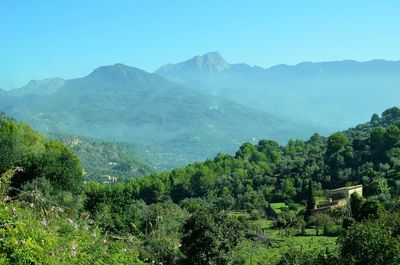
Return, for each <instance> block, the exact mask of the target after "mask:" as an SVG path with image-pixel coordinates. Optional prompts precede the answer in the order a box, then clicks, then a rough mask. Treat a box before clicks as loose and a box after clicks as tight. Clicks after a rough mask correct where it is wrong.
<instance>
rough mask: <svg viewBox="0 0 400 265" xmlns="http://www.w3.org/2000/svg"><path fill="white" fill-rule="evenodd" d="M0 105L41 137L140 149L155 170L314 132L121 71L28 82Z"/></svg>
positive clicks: (115, 68) (102, 70)
mask: <svg viewBox="0 0 400 265" xmlns="http://www.w3.org/2000/svg"><path fill="white" fill-rule="evenodd" d="M0 103H1V105H0V106H1V107H0V111H3V112H5V113H6V114H7V115H8V116H11V117H13V118H16V119H18V120H22V121H25V122H27V123H29V124H31V125H32V126H33V127H35V128H36V129H38V130H39V131H41V132H43V133H46V134H48V135H51V134H53V135H54V134H69V135H76V136H83V137H91V138H93V137H94V138H97V139H104V140H107V141H114V142H128V143H138V144H140V145H143V146H145V147H146V148H145V149H144V153H145V154H144V155H145V156H150V157H152V158H153V160H155V161H156V162H155V163H154V164H155V166H156V168H157V169H163V168H170V167H174V166H178V165H184V164H186V163H189V162H193V161H198V160H203V159H205V158H207V157H211V156H213V155H215V154H216V153H218V152H233V151H234V150H235V149H236V148H237V147H238V146H239V145H240V144H241V143H242V142H244V141H257V140H258V139H260V138H271V139H275V140H278V141H280V142H286V141H287V140H288V139H290V138H293V137H294V138H305V137H307V136H309V135H310V134H311V133H312V132H314V131H316V130H319V129H320V128H318V127H317V126H311V125H309V124H304V123H301V122H297V121H295V120H290V119H288V118H286V117H284V116H282V115H277V114H269V113H265V112H263V111H259V110H254V109H251V108H248V107H245V106H242V105H240V104H238V103H236V102H233V101H231V100H228V99H225V98H221V97H216V96H213V95H209V94H207V93H204V92H202V91H198V90H195V89H192V88H191V87H189V86H188V85H185V84H181V83H177V82H173V81H170V80H168V79H166V78H164V77H162V76H161V75H158V74H154V73H147V72H145V71H143V70H140V69H137V68H134V67H129V66H126V65H123V64H115V65H109V66H102V67H99V68H97V69H95V70H94V71H93V72H92V73H90V74H89V75H87V76H85V77H82V78H76V79H70V80H62V79H46V80H43V81H31V82H30V83H29V84H28V85H27V86H25V87H22V88H20V89H16V90H11V91H8V93H7V95H3V96H1V97H0ZM157 161H158V162H157Z"/></svg>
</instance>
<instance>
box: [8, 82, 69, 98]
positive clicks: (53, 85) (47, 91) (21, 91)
mask: <svg viewBox="0 0 400 265" xmlns="http://www.w3.org/2000/svg"><path fill="white" fill-rule="evenodd" d="M64 82H65V80H64V79H62V78H50V79H44V80H32V81H30V82H29V83H28V84H27V85H26V86H24V87H21V88H18V89H12V90H10V91H8V92H7V93H8V94H9V95H11V96H25V95H36V96H44V95H51V94H54V93H56V92H57V91H58V90H59V89H60V88H61V87H62V86H63V85H64Z"/></svg>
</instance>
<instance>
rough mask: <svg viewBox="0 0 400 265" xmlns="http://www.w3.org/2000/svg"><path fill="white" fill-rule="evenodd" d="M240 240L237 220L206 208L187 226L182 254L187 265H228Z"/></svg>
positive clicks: (194, 214)
mask: <svg viewBox="0 0 400 265" xmlns="http://www.w3.org/2000/svg"><path fill="white" fill-rule="evenodd" d="M240 238H241V228H240V225H239V223H238V222H237V220H236V219H234V218H232V217H228V216H227V215H226V214H223V213H220V212H216V211H214V210H210V209H207V208H203V209H200V210H198V211H196V212H194V213H193V214H192V215H191V216H190V217H189V219H188V220H187V221H186V222H185V224H184V226H183V234H182V240H181V244H182V246H181V250H182V252H183V254H185V255H186V262H187V264H193V265H209V264H221V265H223V264H229V263H230V261H231V259H232V250H233V249H234V248H235V247H236V246H237V245H238V243H239V240H240Z"/></svg>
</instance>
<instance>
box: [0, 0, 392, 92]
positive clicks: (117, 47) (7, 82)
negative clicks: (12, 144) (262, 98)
mask: <svg viewBox="0 0 400 265" xmlns="http://www.w3.org/2000/svg"><path fill="white" fill-rule="evenodd" d="M399 13H400V1H397V0H393V1H392V0H379V1H378V0H323V1H322V0H279V1H276V0H273V1H272V0H246V1H243V0H240V1H239V0H192V1H188V0H158V1H156V0H142V1H136V0H126V1H122V0H113V1H102V0H86V1H81V0H79V1H78V0H57V1H54V0H40V1H28V0H4V1H1V3H0V88H2V89H6V90H8V89H12V88H17V87H21V86H23V85H25V84H26V83H27V82H28V81H29V80H32V79H37V80H38V79H44V78H51V77H62V78H66V79H68V78H75V77H81V76H85V75H87V74H89V73H90V72H91V71H92V70H93V69H95V68H96V67H98V66H101V65H109V64H114V63H124V64H127V65H130V66H135V67H138V68H141V69H144V70H146V71H149V72H153V71H155V70H156V69H157V68H158V67H160V66H161V65H164V64H167V63H176V62H180V61H183V60H186V59H190V58H192V57H193V56H195V55H201V54H204V53H206V52H209V51H219V52H220V53H221V55H222V56H223V57H224V58H225V59H226V60H227V61H228V62H230V63H242V62H244V63H247V64H250V65H258V66H261V67H269V66H273V65H277V64H282V63H285V64H297V63H299V62H303V61H313V62H319V61H332V60H342V59H354V60H359V61H367V60H371V59H386V60H400V48H399V47H400V15H399Z"/></svg>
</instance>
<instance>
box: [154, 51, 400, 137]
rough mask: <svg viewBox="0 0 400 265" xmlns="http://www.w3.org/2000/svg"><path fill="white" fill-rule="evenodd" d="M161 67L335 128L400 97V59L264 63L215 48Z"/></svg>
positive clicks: (218, 91) (217, 91)
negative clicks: (230, 58)
mask: <svg viewBox="0 0 400 265" xmlns="http://www.w3.org/2000/svg"><path fill="white" fill-rule="evenodd" d="M199 62H201V64H200V63H199ZM204 65H206V66H207V67H204ZM156 73H158V74H161V75H163V76H166V77H168V78H171V79H173V80H179V81H180V82H182V83H185V84H188V85H191V86H193V87H195V88H197V89H201V90H205V91H206V92H208V93H211V94H213V95H217V96H222V97H225V98H228V99H231V100H233V101H236V102H238V103H241V104H244V105H246V106H248V107H252V108H257V109H260V110H264V111H267V112H275V113H282V114H284V115H288V116H291V117H294V118H300V119H306V120H312V121H315V122H317V123H319V124H321V125H323V126H325V127H330V128H331V129H332V130H339V129H344V128H346V127H349V126H351V125H352V124H354V123H357V122H359V121H360V120H361V121H362V120H368V119H369V115H370V113H371V111H372V112H379V111H380V110H381V109H386V108H388V107H390V106H394V105H398V102H399V101H400V89H399V86H400V61H395V62H392V61H384V60H374V61H369V62H356V61H334V62H325V63H300V64H298V65H294V66H288V65H278V66H274V67H270V68H267V69H263V68H261V67H257V66H254V67H251V66H249V65H246V64H229V63H227V62H225V60H224V59H223V58H222V57H221V56H220V55H219V54H218V53H215V52H213V53H208V54H205V55H203V56H196V57H194V58H192V59H190V60H187V61H185V62H182V63H177V64H169V65H166V66H163V67H161V68H159V69H158V70H157V71H156Z"/></svg>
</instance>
